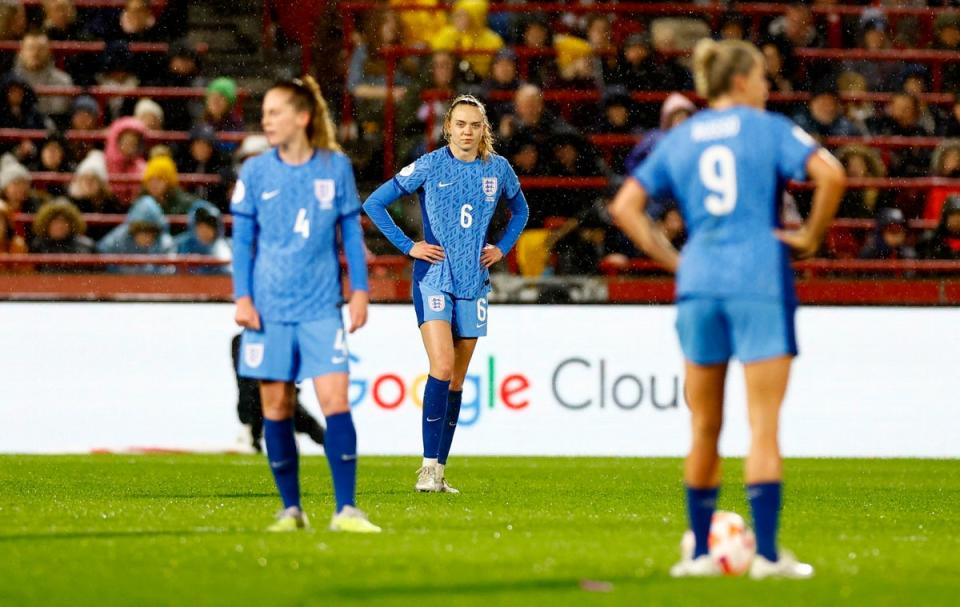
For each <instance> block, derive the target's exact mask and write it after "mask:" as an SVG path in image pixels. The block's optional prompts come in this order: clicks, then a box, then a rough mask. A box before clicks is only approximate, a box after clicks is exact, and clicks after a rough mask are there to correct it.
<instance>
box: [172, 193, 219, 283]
mask: <svg viewBox="0 0 960 607" xmlns="http://www.w3.org/2000/svg"><path fill="white" fill-rule="evenodd" d="M174 248H175V250H176V252H177V254H178V255H210V256H213V257H216V258H217V259H221V260H224V261H229V260H230V259H232V255H231V252H230V245H229V244H227V241H226V239H225V238H224V237H223V220H222V218H221V216H220V211H218V210H217V208H216V207H215V206H213V205H212V204H210V203H209V202H207V201H206V200H197V201H196V202H194V203H193V205H192V206H191V207H190V213H189V219H188V222H187V230H186V231H185V232H184V233H183V234H180V235H179V236H177V237H176V238H174ZM230 271H231V267H230V266H229V265H227V266H207V267H198V268H192V269H191V270H190V273H191V274H230Z"/></svg>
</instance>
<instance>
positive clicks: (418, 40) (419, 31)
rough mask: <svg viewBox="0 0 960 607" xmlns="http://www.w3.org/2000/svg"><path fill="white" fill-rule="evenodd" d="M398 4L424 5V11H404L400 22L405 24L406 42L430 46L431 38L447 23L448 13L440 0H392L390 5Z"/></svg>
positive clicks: (403, 36)
mask: <svg viewBox="0 0 960 607" xmlns="http://www.w3.org/2000/svg"><path fill="white" fill-rule="evenodd" d="M396 4H400V5H404V6H413V5H415V6H422V7H424V9H425V10H422V11H417V10H413V11H402V12H401V13H400V23H401V25H402V26H403V34H402V40H403V42H404V44H409V45H410V46H416V47H421V48H422V47H427V46H430V39H431V38H432V37H433V35H434V34H435V33H436V32H439V31H440V30H442V29H443V28H444V27H446V25H447V13H446V12H445V11H443V10H433V9H435V8H442V6H443V4H442V3H441V2H440V1H439V0H390V2H389V6H391V7H392V6H394V5H396Z"/></svg>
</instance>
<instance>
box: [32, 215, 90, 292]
mask: <svg viewBox="0 0 960 607" xmlns="http://www.w3.org/2000/svg"><path fill="white" fill-rule="evenodd" d="M86 231H87V224H86V222H85V221H84V220H83V216H82V215H81V214H80V210H79V209H78V208H77V207H75V206H74V205H73V204H71V202H70V201H69V200H67V199H66V198H55V199H53V200H51V201H49V202H46V203H44V204H43V206H41V207H40V209H39V210H38V211H37V216H36V218H35V219H34V220H33V234H34V238H33V242H31V243H30V251H31V252H32V253H42V254H48V255H79V254H85V253H93V252H94V249H95V246H94V243H93V241H92V240H90V239H89V238H87V236H86ZM36 267H37V270H38V271H40V272H52V273H57V274H63V273H68V272H76V271H78V270H80V271H82V269H80V268H78V267H77V266H73V265H65V264H40V265H38V266H36Z"/></svg>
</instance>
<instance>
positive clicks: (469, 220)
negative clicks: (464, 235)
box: [460, 204, 473, 228]
mask: <svg viewBox="0 0 960 607" xmlns="http://www.w3.org/2000/svg"><path fill="white" fill-rule="evenodd" d="M471 211H473V206H472V205H469V204H465V205H463V206H462V207H460V227H463V228H469V227H470V226H472V225H473V215H471V214H470V212H471Z"/></svg>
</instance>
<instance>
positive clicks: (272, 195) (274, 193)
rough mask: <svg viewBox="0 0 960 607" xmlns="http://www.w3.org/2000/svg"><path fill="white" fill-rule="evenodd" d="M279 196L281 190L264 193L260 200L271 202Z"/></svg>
mask: <svg viewBox="0 0 960 607" xmlns="http://www.w3.org/2000/svg"><path fill="white" fill-rule="evenodd" d="M278 194H280V190H273V191H272V192H264V193H263V195H262V196H260V198H262V199H263V200H270V199H271V198H276V197H277V195H278Z"/></svg>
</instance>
